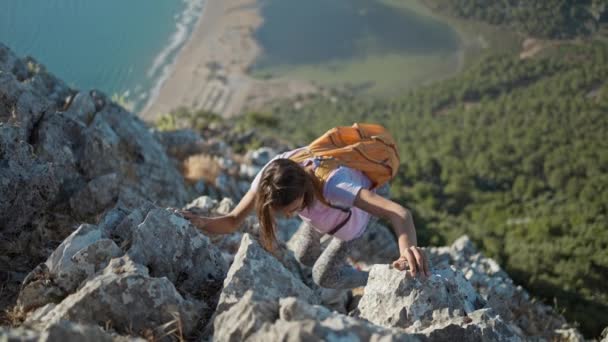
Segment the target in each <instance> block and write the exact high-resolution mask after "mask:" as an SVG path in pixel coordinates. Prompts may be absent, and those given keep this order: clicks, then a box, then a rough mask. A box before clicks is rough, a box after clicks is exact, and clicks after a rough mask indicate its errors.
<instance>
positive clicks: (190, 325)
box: [26, 256, 208, 335]
mask: <svg viewBox="0 0 608 342" xmlns="http://www.w3.org/2000/svg"><path fill="white" fill-rule="evenodd" d="M41 309H45V308H44V307H43V308H41ZM205 310H208V308H207V307H206V305H205V303H204V302H201V301H195V300H186V299H184V298H183V297H182V295H180V293H179V292H178V291H177V289H176V288H175V286H173V284H172V283H171V282H170V281H169V280H168V279H167V278H166V277H162V278H154V277H151V276H150V275H149V272H148V269H147V268H146V267H144V266H143V265H140V264H137V263H135V262H133V260H131V259H130V258H129V257H128V256H125V257H121V258H116V259H112V261H111V262H110V263H109V265H108V266H107V267H106V268H105V269H104V270H103V271H102V272H101V273H99V274H98V275H97V276H96V277H94V278H93V279H91V280H89V281H88V282H86V283H85V284H84V285H83V286H82V287H81V288H80V289H79V290H78V291H76V292H75V293H73V294H71V295H69V296H68V297H66V298H65V299H64V300H63V301H62V302H61V303H60V304H58V305H56V306H52V307H51V308H50V310H48V309H46V310H45V312H44V313H43V314H41V315H35V316H33V317H35V318H32V319H30V320H28V321H26V324H28V325H33V326H37V327H38V329H41V330H46V329H48V327H49V326H50V325H52V324H56V323H57V322H59V321H60V320H70V321H73V322H77V323H84V324H98V325H103V324H106V323H108V322H109V323H110V324H111V325H112V327H114V328H115V329H116V330H117V331H118V332H120V333H128V332H131V331H135V332H138V333H143V332H144V331H145V330H147V329H156V328H158V327H161V326H162V325H164V324H167V323H168V322H171V321H173V320H175V319H179V321H180V324H181V325H182V327H183V329H184V333H185V334H190V333H191V332H192V331H193V329H194V328H195V327H196V325H197V323H198V319H199V318H200V316H201V313H202V312H204V311H205ZM157 333H158V334H159V335H160V334H162V332H161V331H159V332H157Z"/></svg>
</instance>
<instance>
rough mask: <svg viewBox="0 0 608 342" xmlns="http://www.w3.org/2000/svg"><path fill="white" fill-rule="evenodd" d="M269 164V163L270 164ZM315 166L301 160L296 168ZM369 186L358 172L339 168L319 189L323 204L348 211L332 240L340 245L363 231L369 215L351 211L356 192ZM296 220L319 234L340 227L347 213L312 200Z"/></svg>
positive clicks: (256, 181)
mask: <svg viewBox="0 0 608 342" xmlns="http://www.w3.org/2000/svg"><path fill="white" fill-rule="evenodd" d="M302 148H303V147H302ZM302 148H299V149H295V150H292V151H288V152H284V153H281V154H279V155H277V156H276V157H274V158H273V159H272V160H275V159H279V158H289V157H290V156H291V155H293V154H294V153H296V152H297V151H299V150H300V149H302ZM272 160H271V161H270V162H272ZM270 162H269V163H270ZM318 162H319V161H318V160H317V159H316V158H311V159H307V160H304V161H303V162H302V163H301V164H300V165H302V166H307V165H309V164H310V163H313V164H314V168H316V167H317V166H318ZM266 165H268V164H266ZM265 168H266V166H264V168H262V170H261V171H260V172H259V173H258V174H257V176H256V177H255V179H254V180H253V182H252V183H251V188H250V189H253V190H257V187H258V184H259V182H260V177H261V175H262V172H264V169H265ZM371 186H372V182H371V181H370V180H369V178H367V176H365V175H364V174H363V173H362V172H361V171H358V170H355V169H351V168H349V167H346V166H340V167H339V168H337V169H335V170H333V171H332V172H331V173H330V174H329V177H328V178H327V180H326V182H325V186H324V187H323V197H325V200H326V201H328V202H329V203H330V204H331V205H333V206H336V207H340V208H350V210H351V212H352V214H351V217H350V219H349V220H348V222H346V224H345V225H344V226H342V228H340V230H338V231H337V232H336V233H335V234H334V235H333V236H335V237H336V238H338V239H340V240H343V241H349V240H352V239H355V238H358V237H360V236H361V235H362V234H363V232H364V231H365V227H366V226H367V223H368V222H369V218H370V214H369V213H368V212H366V211H364V210H361V209H359V208H357V207H353V204H354V201H355V198H356V197H357V194H358V193H359V190H361V189H362V188H365V189H369V188H370V187H371ZM299 216H300V218H301V219H302V220H303V221H305V222H308V223H309V224H310V225H311V226H312V227H314V228H315V229H316V230H318V231H319V232H321V233H327V232H329V231H331V230H332V229H334V228H335V227H337V226H338V225H339V224H340V223H342V222H343V221H344V220H345V219H346V217H347V216H348V212H344V211H342V210H339V209H336V208H332V207H328V206H326V205H325V204H323V203H322V202H321V201H319V200H317V199H315V201H314V202H313V204H312V205H311V206H310V207H309V208H306V209H304V210H302V211H301V212H300V213H299Z"/></svg>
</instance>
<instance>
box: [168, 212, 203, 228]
mask: <svg viewBox="0 0 608 342" xmlns="http://www.w3.org/2000/svg"><path fill="white" fill-rule="evenodd" d="M173 212H174V213H176V214H178V215H181V216H182V217H183V218H185V219H186V220H188V221H190V222H192V224H193V225H195V226H196V227H197V228H198V229H201V230H203V227H204V226H205V224H206V223H207V219H206V218H205V217H202V216H198V215H197V214H195V213H193V212H191V211H190V210H180V209H173Z"/></svg>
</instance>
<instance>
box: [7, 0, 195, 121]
mask: <svg viewBox="0 0 608 342" xmlns="http://www.w3.org/2000/svg"><path fill="white" fill-rule="evenodd" d="M203 8H204V0H171V1H169V0H162V1H148V0H128V1H124V0H103V1H91V0H44V1H40V0H2V1H0V42H1V43H3V44H5V45H7V46H8V47H9V48H11V49H12V50H13V51H14V52H15V53H16V54H17V55H19V56H25V55H31V56H33V57H34V58H35V59H36V60H37V61H39V62H40V63H42V64H44V65H45V66H46V67H47V69H48V70H49V71H50V72H52V73H53V74H55V75H56V76H57V77H59V78H61V79H63V80H64V81H65V82H66V83H67V84H68V85H70V86H72V87H74V88H77V89H81V90H89V89H100V90H101V91H103V92H105V93H106V94H107V95H109V96H113V95H117V96H122V97H123V99H124V100H126V102H128V103H130V105H131V106H132V109H133V110H134V111H138V110H140V109H142V107H143V106H144V105H145V103H146V102H147V101H148V99H149V98H150V96H151V95H153V94H154V93H155V92H156V91H158V87H159V83H160V81H162V80H163V78H165V77H167V75H168V72H169V71H170V67H171V63H173V61H174V60H175V57H176V55H177V53H178V52H179V49H180V48H181V47H182V46H183V44H184V43H185V41H186V40H187V38H188V37H189V35H190V33H191V32H192V30H193V28H194V26H195V24H196V22H197V19H198V17H199V16H200V14H201V13H202V10H203Z"/></svg>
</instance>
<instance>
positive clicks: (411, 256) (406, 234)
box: [354, 189, 430, 276]
mask: <svg viewBox="0 0 608 342" xmlns="http://www.w3.org/2000/svg"><path fill="white" fill-rule="evenodd" d="M354 204H355V207H357V208H360V209H362V210H365V211H367V212H368V213H370V214H372V215H374V216H377V217H382V218H384V219H386V220H388V221H389V222H390V223H391V226H392V227H393V230H394V231H395V235H396V236H397V240H398V243H399V252H400V255H401V257H400V258H399V259H397V260H395V262H393V266H395V267H396V268H398V269H401V270H404V269H405V265H404V264H403V261H404V260H407V262H408V264H409V265H410V270H411V272H412V274H413V275H416V273H420V274H423V275H426V276H429V275H430V272H429V267H428V261H427V260H426V256H425V254H424V252H423V251H422V250H420V248H419V247H418V241H417V240H416V228H415V227H414V220H413V219H412V214H411V213H410V211H409V210H407V209H406V208H404V207H402V206H401V205H399V204H398V203H395V202H393V201H391V200H389V199H386V198H384V197H382V196H380V195H378V194H376V193H374V192H372V191H369V190H367V189H361V190H360V191H359V192H358V194H357V197H356V198H355V203H354Z"/></svg>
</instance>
